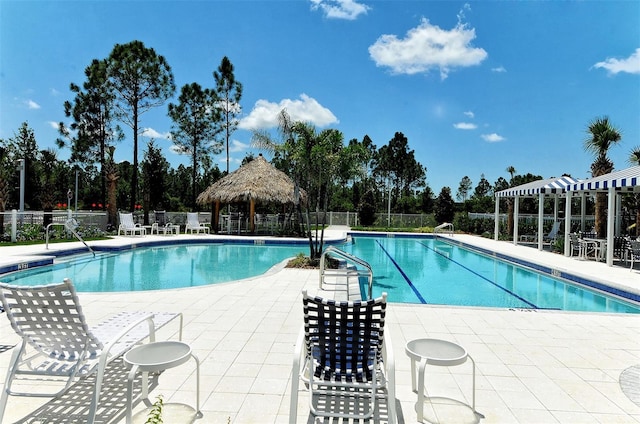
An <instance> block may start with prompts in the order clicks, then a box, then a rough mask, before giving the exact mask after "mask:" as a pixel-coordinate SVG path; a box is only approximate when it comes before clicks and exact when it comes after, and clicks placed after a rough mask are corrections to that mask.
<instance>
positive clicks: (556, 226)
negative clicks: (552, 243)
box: [547, 221, 561, 238]
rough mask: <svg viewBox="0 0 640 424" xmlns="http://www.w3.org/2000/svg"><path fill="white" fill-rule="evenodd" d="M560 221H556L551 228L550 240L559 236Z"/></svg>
mask: <svg viewBox="0 0 640 424" xmlns="http://www.w3.org/2000/svg"><path fill="white" fill-rule="evenodd" d="M560 224H561V222H560V221H556V222H554V223H553V227H551V231H549V235H548V236H547V237H548V238H555V237H556V236H557V235H558V230H559V229H560Z"/></svg>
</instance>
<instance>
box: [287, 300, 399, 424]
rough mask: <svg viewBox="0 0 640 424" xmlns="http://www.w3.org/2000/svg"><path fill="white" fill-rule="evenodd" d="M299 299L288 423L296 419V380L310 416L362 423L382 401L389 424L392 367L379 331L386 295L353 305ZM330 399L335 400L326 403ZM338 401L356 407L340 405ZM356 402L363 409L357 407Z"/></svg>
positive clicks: (388, 349) (390, 353) (382, 332)
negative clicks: (301, 311)
mask: <svg viewBox="0 0 640 424" xmlns="http://www.w3.org/2000/svg"><path fill="white" fill-rule="evenodd" d="M302 297H303V299H302V300H303V306H304V326H303V328H302V330H301V332H300V335H299V336H298V342H297V343H296V347H295V353H294V360H293V370H292V371H293V373H292V380H291V381H292V382H291V403H290V409H289V422H290V423H291V424H293V423H295V422H296V419H297V409H298V387H299V382H300V380H302V381H303V382H304V383H305V384H306V385H307V386H308V388H309V408H310V410H311V413H312V414H313V415H316V416H321V417H338V418H347V419H365V420H366V419H368V418H370V417H372V416H373V414H374V413H375V409H376V408H375V405H376V401H377V399H378V398H385V399H386V402H387V411H388V422H389V423H395V422H396V417H397V415H396V405H395V363H394V359H393V348H392V346H391V338H390V337H389V334H388V329H385V327H384V320H385V314H386V304H387V302H386V297H387V295H386V293H383V294H382V297H379V298H377V299H373V300H367V301H355V302H346V301H343V302H338V301H335V300H329V299H323V298H321V297H311V296H308V295H307V292H306V290H305V291H303V292H302ZM301 364H302V367H301ZM385 389H386V390H385ZM333 396H337V397H338V398H339V399H340V400H341V401H336V402H331V401H329V400H328V397H333ZM322 397H325V398H327V399H326V402H321V398H322ZM344 398H353V402H358V403H357V405H354V404H353V403H351V404H346V403H345V402H343V401H342V399H344ZM361 398H364V399H365V400H368V401H369V402H368V403H369V405H368V406H367V405H366V403H365V404H364V405H363V404H362V402H361ZM314 401H315V404H314ZM322 405H325V406H326V408H322Z"/></svg>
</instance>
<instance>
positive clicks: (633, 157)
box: [628, 146, 640, 235]
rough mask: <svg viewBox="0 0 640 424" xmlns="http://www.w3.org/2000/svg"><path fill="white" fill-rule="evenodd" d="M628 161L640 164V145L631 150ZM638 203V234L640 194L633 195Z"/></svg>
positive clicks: (636, 227) (639, 229) (639, 228)
mask: <svg viewBox="0 0 640 424" xmlns="http://www.w3.org/2000/svg"><path fill="white" fill-rule="evenodd" d="M628 162H629V164H630V165H634V166H635V165H640V146H636V147H634V148H633V149H631V151H630V152H629V159H628ZM633 197H634V199H635V203H636V226H635V230H636V235H637V234H638V231H640V194H634V195H633Z"/></svg>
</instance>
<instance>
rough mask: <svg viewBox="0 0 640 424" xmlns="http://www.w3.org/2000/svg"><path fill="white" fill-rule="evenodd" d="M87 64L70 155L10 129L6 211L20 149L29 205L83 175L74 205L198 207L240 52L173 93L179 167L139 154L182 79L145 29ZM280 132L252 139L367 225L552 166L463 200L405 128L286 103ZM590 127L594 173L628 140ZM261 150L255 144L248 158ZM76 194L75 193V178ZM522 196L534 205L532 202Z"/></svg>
mask: <svg viewBox="0 0 640 424" xmlns="http://www.w3.org/2000/svg"><path fill="white" fill-rule="evenodd" d="M84 74H85V77H86V80H85V81H84V82H83V83H82V84H76V83H71V84H70V91H71V92H72V93H73V95H74V98H73V99H72V100H70V101H66V102H64V104H63V105H62V107H63V110H64V113H65V115H66V116H67V117H68V118H70V122H71V123H69V124H65V123H64V122H61V123H60V124H59V133H60V137H59V138H58V139H57V140H56V144H57V146H58V147H59V148H68V149H70V152H71V154H70V158H69V160H68V161H61V160H59V159H57V156H56V151H55V150H53V149H47V150H39V148H38V144H37V142H36V139H35V136H34V133H33V130H32V129H31V128H30V127H29V125H28V123H27V122H24V123H23V124H22V125H21V127H20V128H19V129H18V130H17V131H16V132H15V133H14V136H13V137H11V138H9V139H7V140H2V139H0V165H1V166H0V212H1V211H4V210H7V208H9V209H12V208H16V207H17V204H18V190H17V187H18V186H19V182H18V173H17V172H16V170H15V161H16V160H18V159H24V161H25V165H26V181H25V187H24V192H25V203H26V206H27V209H33V210H38V209H41V210H52V209H55V208H61V209H64V208H67V207H71V206H72V205H70V204H67V203H69V202H70V199H71V197H69V194H70V189H71V188H75V187H76V181H75V180H76V178H78V198H77V199H75V198H74V199H73V203H74V205H73V206H75V202H77V205H78V207H79V208H80V209H85V210H86V209H92V210H107V212H108V215H109V223H110V224H112V225H113V224H115V223H116V218H115V217H116V213H117V210H128V211H135V210H142V211H144V213H145V221H147V220H148V212H149V211H152V210H158V209H167V210H173V211H184V210H198V208H199V205H197V204H196V197H197V194H198V193H200V192H202V191H203V190H204V189H205V188H206V187H208V186H209V185H210V184H212V183H214V182H215V181H217V180H218V179H219V178H221V177H222V176H224V175H225V174H227V173H228V172H229V140H230V136H231V134H232V133H233V132H234V131H235V130H236V129H237V127H238V123H239V116H240V114H241V112H242V108H241V106H240V101H241V98H242V91H243V86H242V84H241V83H240V82H239V81H237V80H236V78H235V75H234V66H233V64H232V63H231V61H230V60H229V58H228V57H226V56H225V57H223V58H222V60H221V62H220V65H219V66H218V67H217V68H216V70H214V71H213V72H212V77H213V83H214V87H212V88H206V87H203V86H201V85H200V84H199V83H197V82H192V83H189V84H185V85H184V86H183V87H181V89H180V94H179V96H178V98H177V101H176V102H175V103H172V102H169V103H168V105H167V116H168V118H169V119H170V120H171V130H170V133H171V140H172V142H173V144H174V148H175V149H177V151H178V152H179V153H182V154H185V155H188V156H189V158H190V164H189V165H188V166H184V165H179V166H178V167H177V168H175V169H174V168H172V167H171V166H170V164H169V162H168V161H167V159H166V157H165V156H164V154H163V152H162V150H161V149H160V148H159V147H158V146H157V145H156V143H155V140H153V139H151V140H150V141H149V142H148V143H147V144H146V146H144V150H143V158H142V162H139V161H138V156H139V153H138V150H139V140H138V137H139V135H140V118H141V116H142V115H143V114H144V113H146V112H148V111H149V110H151V109H152V108H157V107H161V106H163V105H165V103H167V102H168V101H169V100H170V99H171V98H172V97H173V96H174V94H175V91H176V87H175V83H174V76H173V73H172V70H171V67H170V66H169V64H168V63H167V61H166V59H165V58H164V57H163V56H161V55H159V54H157V53H156V52H155V50H154V49H153V48H148V47H146V46H145V45H144V44H143V43H142V42H141V41H137V40H136V41H132V42H130V43H127V44H116V45H115V46H114V48H113V50H112V51H111V53H110V54H109V56H108V57H107V58H104V59H94V60H92V61H91V63H90V64H89V65H88V66H87V67H86V68H85V71H84ZM123 125H124V126H127V127H129V128H130V130H131V133H132V138H133V151H132V160H131V161H124V162H121V163H115V162H114V159H113V156H114V151H115V149H116V148H117V144H118V142H119V141H121V140H123V139H124V130H123ZM278 132H279V136H280V139H273V138H272V137H271V134H269V133H267V132H260V131H255V132H254V133H253V136H252V146H253V147H255V148H257V149H265V150H267V151H269V152H271V153H272V154H273V160H272V163H273V164H274V166H276V167H277V168H278V169H280V170H282V171H284V172H285V173H287V174H288V175H290V176H291V177H292V178H293V179H294V181H295V182H296V185H297V187H299V188H302V189H304V190H306V191H307V193H308V194H309V197H308V198H309V203H308V205H305V206H306V207H307V210H310V211H322V210H325V211H326V210H334V211H358V213H359V214H360V222H361V223H362V224H363V225H371V224H372V223H373V222H374V221H375V216H376V213H379V212H382V211H385V212H386V211H387V210H390V211H391V212H394V213H398V212H400V213H426V214H431V213H433V214H434V216H435V220H436V221H437V222H451V221H453V218H454V214H455V213H456V212H460V211H461V212H492V211H493V210H494V204H495V203H494V201H495V200H494V197H493V194H494V193H495V192H496V191H499V190H503V189H506V188H508V187H512V186H515V185H519V184H523V183H526V182H529V181H532V180H534V179H540V178H542V177H540V176H536V175H531V174H525V175H515V169H514V168H513V167H509V168H507V170H506V171H507V172H508V173H509V174H510V179H509V180H507V179H506V178H503V177H500V178H499V179H498V180H497V181H495V182H494V183H493V184H491V183H490V182H489V181H487V180H486V178H485V177H484V175H481V176H480V181H479V183H478V184H477V185H476V187H475V188H474V189H473V192H472V191H471V187H472V182H471V179H470V178H469V177H468V176H465V177H463V179H462V180H461V182H460V185H459V187H458V190H457V193H456V197H457V199H458V203H456V202H455V201H454V200H453V196H452V193H451V189H450V188H449V187H443V188H442V190H441V191H440V193H439V194H438V195H437V196H435V194H434V193H433V191H432V190H431V188H430V187H429V185H428V184H427V183H426V172H427V169H426V167H425V166H423V165H422V164H420V163H419V162H418V161H417V160H416V158H415V154H414V151H413V150H411V149H410V148H409V141H408V139H407V137H406V136H405V135H404V134H403V133H402V132H396V133H395V134H394V135H393V138H391V139H390V140H389V141H388V142H387V144H385V145H382V146H381V147H379V148H378V147H377V146H376V145H375V144H374V142H373V140H371V138H370V137H369V136H368V135H364V137H363V138H362V139H361V140H358V139H355V138H353V139H350V140H349V141H348V142H347V143H345V141H344V135H343V134H342V133H341V132H340V131H338V130H335V129H324V130H322V131H318V130H317V129H316V128H315V127H314V126H313V125H311V124H309V123H305V122H292V121H291V119H290V117H289V115H288V114H287V112H286V110H283V111H281V112H280V114H279V126H278ZM588 133H589V135H590V136H589V137H588V138H587V140H586V141H585V148H586V149H587V150H589V151H593V152H594V153H595V154H596V161H594V164H593V165H592V174H593V176H597V175H601V174H597V173H599V172H605V171H607V170H608V172H611V170H612V169H613V164H611V163H610V160H609V159H608V157H607V156H606V152H607V151H608V149H609V148H610V147H611V146H612V145H613V144H615V143H617V142H618V141H619V140H620V138H621V137H620V135H619V131H618V130H617V129H615V128H614V127H613V126H612V125H611V124H610V122H609V121H608V118H602V119H597V120H594V122H593V123H591V124H590V126H589V129H588ZM223 150H225V151H226V155H227V160H226V169H225V170H224V171H222V170H220V169H219V168H218V166H217V164H215V163H214V158H213V156H214V155H217V154H220V153H221V152H222V151H223ZM638 157H640V155H639V156H638ZM250 160H252V156H251V155H250V154H248V155H247V156H246V157H245V158H244V161H250ZM71 194H72V195H73V196H75V190H73V191H72V193H71ZM597 203H599V202H598V201H597ZM510 206H511V205H508V206H507V207H506V208H509V207H510ZM238 207H240V208H242V207H243V206H242V205H238ZM262 207H263V208H273V207H274V206H273V205H263V206H262ZM299 207H300V210H299V211H298V212H297V213H298V214H301V213H302V207H301V205H299ZM523 207H524V210H523V212H525V211H526V210H527V209H528V206H527V204H526V203H524V205H523ZM531 207H532V208H533V207H534V206H533V205H532V206H531ZM205 208H207V206H205ZM596 209H597V208H596Z"/></svg>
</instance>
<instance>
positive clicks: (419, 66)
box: [369, 18, 487, 79]
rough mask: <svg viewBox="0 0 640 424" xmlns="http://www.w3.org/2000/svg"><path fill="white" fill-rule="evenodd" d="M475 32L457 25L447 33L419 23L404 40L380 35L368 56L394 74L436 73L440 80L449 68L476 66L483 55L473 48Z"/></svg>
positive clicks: (424, 21) (480, 51)
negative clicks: (432, 71) (437, 72)
mask: <svg viewBox="0 0 640 424" xmlns="http://www.w3.org/2000/svg"><path fill="white" fill-rule="evenodd" d="M474 38H476V32H475V29H473V28H471V29H469V28H468V27H467V25H466V24H462V23H460V22H458V24H457V25H456V26H455V27H454V28H453V29H451V30H449V31H447V30H444V29H442V28H440V27H438V26H437V25H432V24H431V23H430V22H429V21H428V20H427V19H424V18H423V19H422V21H421V23H420V25H418V27H416V28H412V29H410V30H409V31H407V34H406V36H405V38H404V39H399V38H398V37H396V36H395V35H390V34H386V35H382V36H381V37H380V38H378V40H377V41H376V42H375V43H374V44H373V45H371V46H369V55H370V56H371V58H372V59H373V61H374V62H375V63H376V66H386V67H389V68H391V71H392V72H393V73H396V74H409V75H412V74H417V73H428V72H429V71H431V70H434V69H438V70H439V71H440V77H441V79H445V78H447V76H448V74H449V72H450V71H451V69H453V68H458V67H468V66H475V65H478V64H480V63H481V62H482V61H483V60H484V59H485V58H486V57H487V52H486V51H485V50H484V49H482V48H476V47H473V46H472V44H471V42H472V41H473V39H474Z"/></svg>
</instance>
